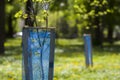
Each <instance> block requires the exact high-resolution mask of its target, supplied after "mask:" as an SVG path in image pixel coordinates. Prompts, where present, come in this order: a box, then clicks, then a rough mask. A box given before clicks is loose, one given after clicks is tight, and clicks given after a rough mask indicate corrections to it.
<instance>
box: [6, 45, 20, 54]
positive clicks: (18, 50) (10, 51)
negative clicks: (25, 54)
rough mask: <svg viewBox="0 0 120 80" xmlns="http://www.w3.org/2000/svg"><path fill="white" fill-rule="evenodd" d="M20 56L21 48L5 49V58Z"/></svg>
mask: <svg viewBox="0 0 120 80" xmlns="http://www.w3.org/2000/svg"><path fill="white" fill-rule="evenodd" d="M20 54H22V48H21V46H7V47H5V54H4V55H5V56H12V55H20Z"/></svg>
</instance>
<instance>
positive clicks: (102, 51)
mask: <svg viewBox="0 0 120 80" xmlns="http://www.w3.org/2000/svg"><path fill="white" fill-rule="evenodd" d="M57 48H59V49H61V50H63V52H62V53H67V54H69V55H71V54H72V53H79V54H83V53H84V45H64V46H63V45H57ZM92 53H94V54H95V55H99V56H103V55H108V54H120V45H106V46H103V47H102V48H101V47H92Z"/></svg>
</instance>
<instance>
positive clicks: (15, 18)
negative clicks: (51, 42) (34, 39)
mask: <svg viewBox="0 0 120 80" xmlns="http://www.w3.org/2000/svg"><path fill="white" fill-rule="evenodd" d="M28 1H31V0H28ZM34 1H35V2H37V1H38V2H37V3H40V2H39V1H41V0H33V2H34ZM26 2H27V0H1V2H0V80H22V68H21V66H22V46H21V42H22V41H21V35H19V33H18V32H21V31H22V28H23V26H24V24H25V21H24V20H25V19H26V14H24V11H25V10H26V7H27V6H29V5H26ZM119 4H120V1H119V0H52V1H51V2H50V7H49V11H48V14H47V16H48V22H49V24H48V26H49V27H55V28H56V47H55V64H54V66H55V67H54V80H120V76H119V75H120V61H119V60H120V5H119ZM38 11H39V13H38V16H37V18H38V24H39V26H45V22H44V16H45V15H46V11H44V10H42V9H41V8H40V9H38ZM83 34H91V37H92V46H93V48H92V50H93V51H92V54H93V67H89V68H86V65H85V57H84V40H83Z"/></svg>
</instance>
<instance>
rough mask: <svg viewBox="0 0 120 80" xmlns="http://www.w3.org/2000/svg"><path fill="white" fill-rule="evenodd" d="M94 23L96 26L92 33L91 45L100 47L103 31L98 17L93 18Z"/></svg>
mask: <svg viewBox="0 0 120 80" xmlns="http://www.w3.org/2000/svg"><path fill="white" fill-rule="evenodd" d="M94 23H95V25H96V28H95V29H94V33H93V45H95V46H101V47H102V43H103V29H102V25H101V24H100V17H95V20H94Z"/></svg>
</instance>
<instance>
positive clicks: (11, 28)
mask: <svg viewBox="0 0 120 80" xmlns="http://www.w3.org/2000/svg"><path fill="white" fill-rule="evenodd" d="M13 34H14V30H13V24H12V12H11V13H10V14H9V17H8V32H7V37H8V38H13Z"/></svg>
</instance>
